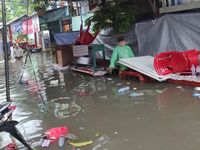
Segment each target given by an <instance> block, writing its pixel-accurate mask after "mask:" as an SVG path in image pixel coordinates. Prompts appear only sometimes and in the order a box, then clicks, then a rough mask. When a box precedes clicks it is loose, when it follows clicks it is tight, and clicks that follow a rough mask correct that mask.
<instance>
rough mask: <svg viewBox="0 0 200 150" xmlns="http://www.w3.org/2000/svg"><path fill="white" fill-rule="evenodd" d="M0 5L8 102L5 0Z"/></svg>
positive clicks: (8, 99)
mask: <svg viewBox="0 0 200 150" xmlns="http://www.w3.org/2000/svg"><path fill="white" fill-rule="evenodd" d="M1 6H2V21H3V34H2V35H3V50H4V58H5V80H6V100H7V101H8V102H10V101H11V100H10V87H9V62H8V43H7V27H6V8H5V0H1Z"/></svg>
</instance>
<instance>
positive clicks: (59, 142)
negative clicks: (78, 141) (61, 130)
mask: <svg viewBox="0 0 200 150" xmlns="http://www.w3.org/2000/svg"><path fill="white" fill-rule="evenodd" d="M64 145H65V137H64V135H60V137H59V139H58V147H63V146H64Z"/></svg>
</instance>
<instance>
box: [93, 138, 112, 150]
mask: <svg viewBox="0 0 200 150" xmlns="http://www.w3.org/2000/svg"><path fill="white" fill-rule="evenodd" d="M109 140H110V138H109V137H108V136H107V135H103V136H101V137H100V138H99V139H98V140H97V141H96V142H94V144H93V145H94V146H93V148H92V150H98V149H99V148H101V147H102V146H103V145H105V144H106V143H108V142H109Z"/></svg>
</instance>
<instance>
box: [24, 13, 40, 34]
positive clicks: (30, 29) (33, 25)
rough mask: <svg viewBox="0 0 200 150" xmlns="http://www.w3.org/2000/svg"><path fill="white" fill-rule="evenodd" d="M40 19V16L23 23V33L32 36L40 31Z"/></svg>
mask: <svg viewBox="0 0 200 150" xmlns="http://www.w3.org/2000/svg"><path fill="white" fill-rule="evenodd" d="M39 28H40V27H39V18H38V16H33V17H32V18H29V19H26V20H23V21H22V33H23V34H32V33H35V32H38V31H39Z"/></svg>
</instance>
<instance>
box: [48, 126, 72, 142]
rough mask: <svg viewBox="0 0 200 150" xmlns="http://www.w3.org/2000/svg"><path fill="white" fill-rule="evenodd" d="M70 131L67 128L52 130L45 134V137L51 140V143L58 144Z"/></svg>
mask: <svg viewBox="0 0 200 150" xmlns="http://www.w3.org/2000/svg"><path fill="white" fill-rule="evenodd" d="M68 131H69V129H68V128H67V127H65V126H62V127H56V128H51V129H49V130H47V131H46V132H45V136H46V138H47V139H49V140H51V142H56V141H57V140H58V139H59V138H60V136H61V135H63V136H66V135H67V134H68Z"/></svg>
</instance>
